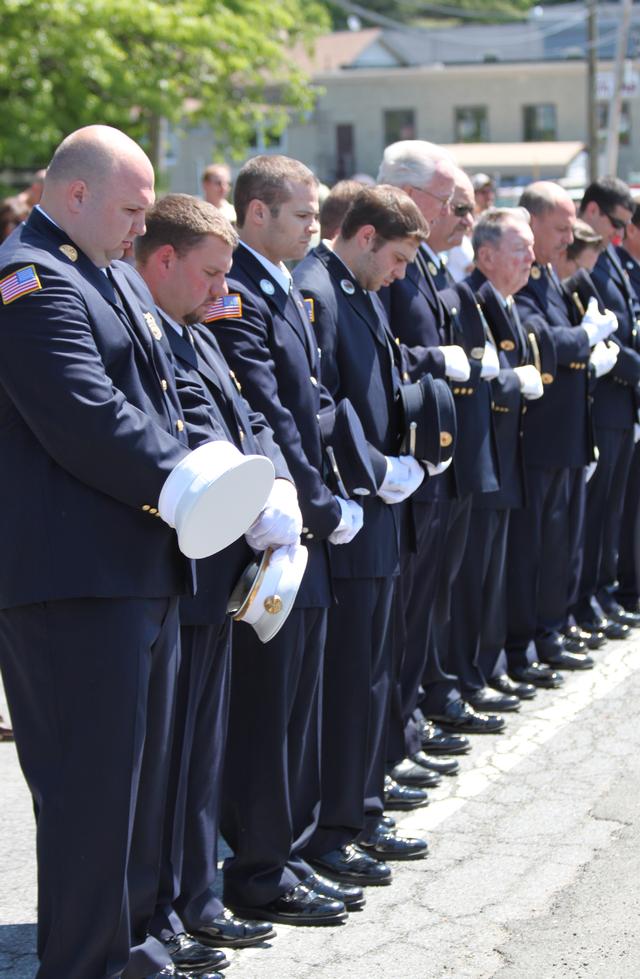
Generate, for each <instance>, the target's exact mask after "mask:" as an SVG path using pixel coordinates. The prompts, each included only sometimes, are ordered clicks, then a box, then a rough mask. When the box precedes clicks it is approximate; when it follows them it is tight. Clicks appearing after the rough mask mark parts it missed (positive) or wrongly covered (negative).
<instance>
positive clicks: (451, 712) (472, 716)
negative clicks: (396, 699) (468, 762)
mask: <svg viewBox="0 0 640 979" xmlns="http://www.w3.org/2000/svg"><path fill="white" fill-rule="evenodd" d="M430 716H431V718H432V720H434V721H437V722H438V724H442V726H443V727H444V728H445V730H446V729H447V728H453V730H454V731H464V732H465V734H498V732H499V731H502V730H503V728H504V720H503V718H502V717H496V716H495V714H481V713H478V712H477V711H475V710H474V709H473V707H471V706H470V705H469V704H467V703H466V702H465V701H464V700H455V701H454V702H453V703H452V704H447V706H446V707H445V709H444V713H443V714H431V715H430Z"/></svg>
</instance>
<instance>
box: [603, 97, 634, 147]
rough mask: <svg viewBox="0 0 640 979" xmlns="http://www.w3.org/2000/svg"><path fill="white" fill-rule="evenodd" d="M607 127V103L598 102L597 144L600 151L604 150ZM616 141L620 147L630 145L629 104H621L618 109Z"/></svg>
mask: <svg viewBox="0 0 640 979" xmlns="http://www.w3.org/2000/svg"><path fill="white" fill-rule="evenodd" d="M608 125H609V103H608V102H598V142H599V143H600V150H601V151H602V150H604V148H605V146H606V142H607V127H608ZM618 139H619V143H620V146H629V145H630V143H631V113H630V112H629V103H628V102H623V103H622V106H621V107H620V126H619V128H618Z"/></svg>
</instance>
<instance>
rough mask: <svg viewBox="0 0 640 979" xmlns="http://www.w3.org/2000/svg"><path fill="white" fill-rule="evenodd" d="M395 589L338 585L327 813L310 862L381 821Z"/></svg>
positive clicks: (328, 686) (326, 709)
mask: <svg viewBox="0 0 640 979" xmlns="http://www.w3.org/2000/svg"><path fill="white" fill-rule="evenodd" d="M394 581H395V579H394V578H388V579H385V578H369V579H347V578H337V579H334V582H333V586H334V591H335V594H336V598H337V605H334V606H332V608H331V609H330V610H329V625H328V629H327V645H326V650H325V668H324V696H323V728H322V805H321V808H320V819H319V822H318V827H317V829H316V831H315V833H314V834H313V837H312V838H311V841H310V842H309V845H308V846H307V848H306V850H305V851H304V856H305V857H307V858H313V857H319V856H322V855H323V854H325V853H329V852H330V851H331V850H335V849H336V848H337V847H339V846H342V845H343V844H345V843H349V842H351V841H353V840H354V839H355V838H356V837H357V836H358V835H359V834H360V832H361V831H362V830H363V829H369V828H371V827H372V825H373V824H375V823H376V822H377V820H378V818H379V817H380V816H381V815H382V811H383V808H384V802H383V793H384V769H385V759H386V748H387V741H386V737H387V723H388V717H389V698H390V692H391V682H392V677H393V645H392V635H391V613H392V602H393V593H394Z"/></svg>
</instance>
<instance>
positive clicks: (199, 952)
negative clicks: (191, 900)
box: [162, 931, 229, 972]
mask: <svg viewBox="0 0 640 979" xmlns="http://www.w3.org/2000/svg"><path fill="white" fill-rule="evenodd" d="M162 944H163V945H164V947H165V948H166V950H167V952H168V953H169V956H170V958H171V961H172V962H173V964H174V966H175V968H176V969H178V970H182V971H183V972H202V971H207V970H208V971H211V970H212V969H226V968H227V966H228V965H229V962H228V960H227V959H226V958H225V954H224V952H220V951H219V950H218V949H217V948H207V947H206V945H202V944H201V943H200V942H199V941H197V940H196V939H195V938H193V937H192V936H191V935H187V934H186V932H184V931H183V932H180V934H179V935H172V936H171V938H169V939H167V941H163V942H162Z"/></svg>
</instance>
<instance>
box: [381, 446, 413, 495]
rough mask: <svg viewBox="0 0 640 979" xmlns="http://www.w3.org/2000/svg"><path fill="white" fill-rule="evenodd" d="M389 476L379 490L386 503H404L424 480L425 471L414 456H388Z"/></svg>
mask: <svg viewBox="0 0 640 979" xmlns="http://www.w3.org/2000/svg"><path fill="white" fill-rule="evenodd" d="M386 459H387V475H386V476H385V477H384V482H383V483H382V486H381V487H380V489H379V490H378V496H379V497H380V498H381V499H383V500H384V502H385V503H402V501H403V500H406V498H407V497H408V496H411V494H412V493H414V492H415V491H416V490H417V488H418V486H419V485H420V483H421V482H422V480H423V479H424V469H423V468H422V466H421V465H420V463H419V462H417V461H416V460H415V459H414V458H413V456H387V457H386Z"/></svg>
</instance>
